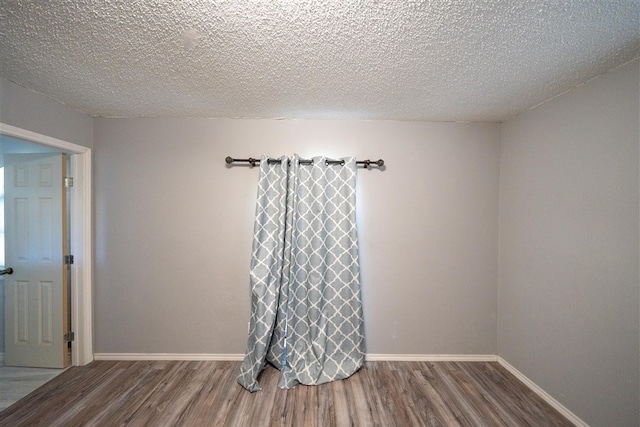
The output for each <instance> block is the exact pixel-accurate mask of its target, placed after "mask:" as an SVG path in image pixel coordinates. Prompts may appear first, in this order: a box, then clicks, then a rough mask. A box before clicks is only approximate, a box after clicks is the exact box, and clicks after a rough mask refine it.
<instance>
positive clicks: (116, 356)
mask: <svg viewBox="0 0 640 427" xmlns="http://www.w3.org/2000/svg"><path fill="white" fill-rule="evenodd" d="M94 358H95V360H214V361H215V360H220V361H222V360H231V361H237V360H242V359H243V358H244V354H234V353H223V354H206V353H191V354H189V353H96V354H95V355H94ZM365 358H366V360H367V361H370V362H384V361H387V362H496V361H497V360H498V358H497V356H496V355H493V354H367V355H366V356H365Z"/></svg>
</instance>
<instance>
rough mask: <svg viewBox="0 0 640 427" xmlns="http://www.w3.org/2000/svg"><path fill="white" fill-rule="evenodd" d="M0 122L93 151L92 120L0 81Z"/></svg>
mask: <svg viewBox="0 0 640 427" xmlns="http://www.w3.org/2000/svg"><path fill="white" fill-rule="evenodd" d="M0 122H1V123H6V124H8V125H11V126H16V127H19V128H22V129H26V130H30V131H32V132H37V133H40V134H42V135H46V136H50V137H53V138H58V139H61V140H63V141H67V142H72V143H74V144H78V145H82V146H83V147H89V148H91V147H92V146H93V118H92V117H91V116H89V115H87V114H85V113H83V112H81V111H78V110H75V109H73V108H71V107H69V106H67V105H64V104H61V103H59V102H57V101H54V100H52V99H49V98H47V97H45V96H43V95H40V94H38V93H36V92H33V91H31V90H29V89H25V88H23V87H21V86H18V85H16V84H14V83H12V82H10V81H8V80H6V79H3V78H0Z"/></svg>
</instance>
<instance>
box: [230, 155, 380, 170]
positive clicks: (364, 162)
mask: <svg viewBox="0 0 640 427" xmlns="http://www.w3.org/2000/svg"><path fill="white" fill-rule="evenodd" d="M224 161H225V162H227V164H228V165H230V164H231V163H249V164H250V165H251V166H252V167H253V166H255V165H257V164H259V163H260V159H256V158H254V157H249V158H248V159H234V158H233V157H231V156H227V157H226V158H225V159H224ZM268 161H269V163H275V164H277V163H280V159H269V160H268ZM300 164H302V165H312V164H313V160H307V159H300ZM327 164H328V165H343V164H344V160H327ZM356 165H364V167H365V168H369V166H373V165H375V166H378V167H382V166H384V160H382V159H378V160H369V159H367V160H358V161H356Z"/></svg>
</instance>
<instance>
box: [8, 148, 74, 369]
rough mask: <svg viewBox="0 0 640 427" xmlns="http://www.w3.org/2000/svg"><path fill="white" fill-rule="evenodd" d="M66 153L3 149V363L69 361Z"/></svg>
mask: <svg viewBox="0 0 640 427" xmlns="http://www.w3.org/2000/svg"><path fill="white" fill-rule="evenodd" d="M65 171H66V159H65V155H64V154H6V155H5V258H6V261H5V266H6V267H11V268H13V274H11V275H5V276H4V278H5V364H6V365H7V366H32V367H46V368H63V367H65V366H67V364H68V352H67V346H66V343H65V341H64V333H65V332H66V331H67V323H68V311H67V286H66V283H67V281H66V274H67V269H66V266H65V265H64V255H65V253H66V248H65V245H66V239H64V236H65V233H66V189H65V188H64V185H63V180H64V177H65V175H66V173H65Z"/></svg>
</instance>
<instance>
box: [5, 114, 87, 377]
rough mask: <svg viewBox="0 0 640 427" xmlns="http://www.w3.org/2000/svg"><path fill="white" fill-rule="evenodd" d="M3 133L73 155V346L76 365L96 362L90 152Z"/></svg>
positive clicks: (18, 131)
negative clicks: (94, 349)
mask: <svg viewBox="0 0 640 427" xmlns="http://www.w3.org/2000/svg"><path fill="white" fill-rule="evenodd" d="M0 134H3V135H7V136H12V137H15V138H20V139H24V140H26V141H31V142H37V143H39V144H44V145H48V146H50V147H55V148H59V149H61V150H64V151H66V152H69V153H73V154H74V156H71V176H72V177H73V178H74V185H73V187H72V188H71V212H70V216H71V219H70V220H71V241H70V245H71V251H72V253H73V255H74V258H75V259H74V264H73V267H72V268H71V327H72V329H73V331H74V332H75V342H74V345H72V346H71V349H72V353H71V361H72V365H74V366H82V365H86V364H87V363H90V362H92V361H93V358H94V357H93V324H92V319H93V313H92V311H93V306H92V287H93V277H92V272H93V251H92V248H93V237H92V221H91V203H92V200H91V199H92V192H91V176H92V174H91V149H90V148H87V147H83V146H81V145H77V144H73V143H71V142H67V141H63V140H61V139H57V138H52V137H50V136H46V135H42V134H39V133H36V132H32V131H29V130H26V129H22V128H18V127H15V126H11V125H8V124H5V123H2V122H0Z"/></svg>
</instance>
